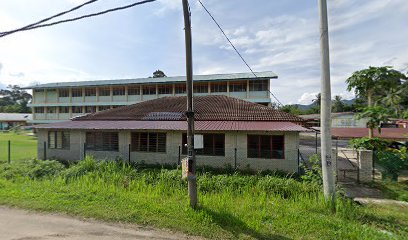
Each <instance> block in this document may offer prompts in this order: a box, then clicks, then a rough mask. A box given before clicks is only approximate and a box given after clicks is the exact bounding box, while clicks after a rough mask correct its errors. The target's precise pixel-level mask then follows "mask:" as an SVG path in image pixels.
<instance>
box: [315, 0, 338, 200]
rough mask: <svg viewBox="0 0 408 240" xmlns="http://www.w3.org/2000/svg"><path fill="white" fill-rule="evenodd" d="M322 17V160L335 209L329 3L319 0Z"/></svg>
mask: <svg viewBox="0 0 408 240" xmlns="http://www.w3.org/2000/svg"><path fill="white" fill-rule="evenodd" d="M318 5H319V15H320V48H321V50H320V56H321V97H322V98H321V105H320V114H321V135H320V139H321V140H320V141H321V159H322V173H323V191H324V196H325V198H326V200H328V201H331V202H332V203H333V204H332V207H334V206H335V205H334V201H335V197H336V196H335V187H334V174H333V170H334V169H333V164H332V156H331V155H332V150H331V149H332V142H331V89H330V56H329V30H328V29H329V28H328V20H327V1H326V0H318Z"/></svg>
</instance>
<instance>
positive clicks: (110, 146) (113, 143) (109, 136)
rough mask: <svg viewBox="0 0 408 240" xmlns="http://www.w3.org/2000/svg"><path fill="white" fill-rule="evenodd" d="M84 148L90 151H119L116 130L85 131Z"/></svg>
mask: <svg viewBox="0 0 408 240" xmlns="http://www.w3.org/2000/svg"><path fill="white" fill-rule="evenodd" d="M86 149H87V150H91V151H115V152H117V151H119V136H118V133H117V132H87V133H86Z"/></svg>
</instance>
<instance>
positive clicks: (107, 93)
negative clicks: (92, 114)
mask: <svg viewBox="0 0 408 240" xmlns="http://www.w3.org/2000/svg"><path fill="white" fill-rule="evenodd" d="M99 96H110V88H99Z"/></svg>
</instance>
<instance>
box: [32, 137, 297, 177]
mask: <svg viewBox="0 0 408 240" xmlns="http://www.w3.org/2000/svg"><path fill="white" fill-rule="evenodd" d="M130 133H131V132H130V131H120V132H119V151H117V152H113V151H109V152H106V151H87V152H86V154H89V155H93V156H95V157H96V158H98V159H107V160H110V159H112V160H113V159H122V160H123V161H128V160H129V144H130V143H131V134H130ZM206 133H207V132H206ZM182 134H183V132H181V131H169V132H167V139H166V152H165V153H150V152H130V161H132V162H139V163H140V162H144V163H146V164H177V163H178V161H179V157H180V158H183V157H185V156H184V155H183V154H182V153H181V151H180V155H179V147H181V146H182ZM196 134H200V133H196ZM247 134H248V133H246V132H227V133H225V156H202V155H198V156H197V165H198V166H212V167H225V166H226V165H230V166H232V167H234V166H235V165H236V166H237V167H238V168H240V169H247V168H250V169H253V170H266V169H270V170H282V171H285V172H296V171H297V170H298V149H299V133H297V132H286V133H284V132H251V133H250V134H259V135H282V134H283V135H285V158H284V159H260V158H248V157H247ZM47 136H48V132H47V130H41V129H40V130H39V131H38V158H39V159H43V156H44V147H43V146H44V145H43V142H47V141H48V140H47ZM70 143H71V145H70V149H67V150H62V149H49V148H48V145H47V148H46V157H47V158H48V159H64V160H71V161H78V160H81V159H83V156H84V150H83V149H84V143H85V132H83V131H79V130H75V131H71V132H70ZM235 149H236V150H235ZM180 150H181V149H180ZM235 151H236V154H235Z"/></svg>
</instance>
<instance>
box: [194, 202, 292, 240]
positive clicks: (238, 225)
mask: <svg viewBox="0 0 408 240" xmlns="http://www.w3.org/2000/svg"><path fill="white" fill-rule="evenodd" d="M198 210H201V211H204V212H205V213H207V214H208V215H209V216H211V218H212V220H213V222H214V223H216V224H217V225H218V226H219V227H221V228H222V229H224V230H226V231H228V232H230V233H231V234H232V235H233V236H234V238H237V239H238V238H239V237H240V235H242V234H243V235H247V236H250V237H252V238H255V239H283V240H285V239H290V238H287V237H284V236H281V235H276V234H272V233H267V234H263V233H260V232H257V231H255V230H253V229H251V228H249V227H248V226H247V224H246V223H245V222H243V221H241V220H240V219H239V218H237V217H235V216H233V215H231V214H230V213H227V212H224V211H221V212H216V211H213V210H210V209H208V208H206V207H199V208H198ZM241 237H242V236H241Z"/></svg>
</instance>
